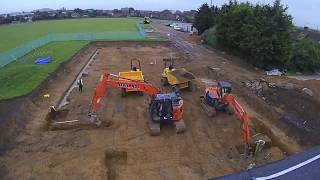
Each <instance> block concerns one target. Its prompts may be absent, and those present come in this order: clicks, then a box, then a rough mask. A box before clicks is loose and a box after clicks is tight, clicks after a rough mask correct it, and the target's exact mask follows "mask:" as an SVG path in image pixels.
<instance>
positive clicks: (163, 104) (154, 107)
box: [149, 92, 186, 135]
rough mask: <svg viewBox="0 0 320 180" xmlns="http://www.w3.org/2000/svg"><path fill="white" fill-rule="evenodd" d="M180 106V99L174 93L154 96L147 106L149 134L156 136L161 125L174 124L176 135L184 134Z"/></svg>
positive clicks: (181, 102)
mask: <svg viewBox="0 0 320 180" xmlns="http://www.w3.org/2000/svg"><path fill="white" fill-rule="evenodd" d="M182 106H183V101H182V98H181V97H180V95H179V94H177V93H175V92H173V93H166V94H164V93H158V94H155V95H154V96H153V97H152V99H151V102H150V105H149V112H150V117H151V118H150V123H149V129H150V130H151V134H152V135H158V134H159V133H160V125H161V124H163V123H169V124H174V126H175V129H176V132H177V133H182V132H184V130H185V128H186V127H185V124H184V121H183V120H182V113H183V108H182Z"/></svg>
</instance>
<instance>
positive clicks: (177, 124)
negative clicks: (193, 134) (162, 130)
mask: <svg viewBox="0 0 320 180" xmlns="http://www.w3.org/2000/svg"><path fill="white" fill-rule="evenodd" d="M174 127H175V128H176V133H183V132H184V131H185V130H186V124H185V123H184V120H183V119H180V120H179V121H175V122H174Z"/></svg>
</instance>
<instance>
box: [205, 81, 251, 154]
mask: <svg viewBox="0 0 320 180" xmlns="http://www.w3.org/2000/svg"><path fill="white" fill-rule="evenodd" d="M231 91H232V87H231V84H230V83H229V82H226V81H219V82H218V84H217V85H210V86H208V87H207V88H206V89H205V95H204V96H201V106H202V108H203V109H204V110H205V112H206V113H207V115H208V116H209V117H214V116H215V115H216V113H217V111H224V112H227V113H228V114H231V115H232V114H234V113H236V115H237V116H238V118H239V119H240V120H241V121H242V131H243V143H244V145H245V149H247V148H249V139H250V132H249V118H248V115H247V113H246V112H245V111H244V110H243V108H242V107H241V105H240V104H239V102H238V101H237V100H236V98H235V97H234V95H232V94H231Z"/></svg>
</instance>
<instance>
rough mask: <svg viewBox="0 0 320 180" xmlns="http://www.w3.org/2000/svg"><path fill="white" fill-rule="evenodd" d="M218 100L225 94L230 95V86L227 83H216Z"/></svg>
mask: <svg viewBox="0 0 320 180" xmlns="http://www.w3.org/2000/svg"><path fill="white" fill-rule="evenodd" d="M218 87H219V93H220V98H223V97H224V96H225V95H226V94H230V93H231V91H232V87H231V84H230V83H229V82H227V81H219V82H218Z"/></svg>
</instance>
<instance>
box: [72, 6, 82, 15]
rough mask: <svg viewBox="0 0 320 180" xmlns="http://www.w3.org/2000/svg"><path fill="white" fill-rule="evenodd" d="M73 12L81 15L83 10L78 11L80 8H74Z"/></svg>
mask: <svg viewBox="0 0 320 180" xmlns="http://www.w3.org/2000/svg"><path fill="white" fill-rule="evenodd" d="M73 11H74V12H76V13H79V14H80V15H82V14H83V10H82V9H80V8H76V9H74V10H73Z"/></svg>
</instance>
